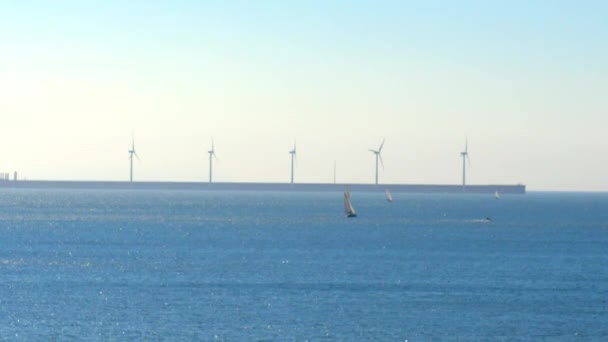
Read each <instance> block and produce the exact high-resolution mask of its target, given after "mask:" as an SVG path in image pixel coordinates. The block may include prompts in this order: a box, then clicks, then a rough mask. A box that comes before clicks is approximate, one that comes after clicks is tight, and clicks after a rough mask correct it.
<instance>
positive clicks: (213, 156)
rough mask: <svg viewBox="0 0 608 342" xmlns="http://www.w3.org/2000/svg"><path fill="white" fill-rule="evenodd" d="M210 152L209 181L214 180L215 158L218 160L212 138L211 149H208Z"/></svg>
mask: <svg viewBox="0 0 608 342" xmlns="http://www.w3.org/2000/svg"><path fill="white" fill-rule="evenodd" d="M207 153H209V183H212V182H213V158H215V159H216V160H217V156H216V155H215V147H214V145H213V139H211V149H210V150H209V151H207Z"/></svg>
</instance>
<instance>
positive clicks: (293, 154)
mask: <svg viewBox="0 0 608 342" xmlns="http://www.w3.org/2000/svg"><path fill="white" fill-rule="evenodd" d="M296 153H297V152H296V143H295V142H294V143H293V149H292V150H291V151H289V154H291V185H293V162H294V160H295V159H296Z"/></svg>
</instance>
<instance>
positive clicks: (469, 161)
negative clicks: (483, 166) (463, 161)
mask: <svg viewBox="0 0 608 342" xmlns="http://www.w3.org/2000/svg"><path fill="white" fill-rule="evenodd" d="M466 156H467V163H469V166H471V158H469V154H468V153H467V155H466Z"/></svg>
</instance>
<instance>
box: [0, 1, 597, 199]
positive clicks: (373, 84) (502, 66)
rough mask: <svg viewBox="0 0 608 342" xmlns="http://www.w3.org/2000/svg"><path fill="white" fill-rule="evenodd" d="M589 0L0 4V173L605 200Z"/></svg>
mask: <svg viewBox="0 0 608 342" xmlns="http://www.w3.org/2000/svg"><path fill="white" fill-rule="evenodd" d="M607 12H608V4H606V3H604V2H601V1H581V2H576V3H574V2H570V1H554V2H551V3H550V4H545V3H540V2H539V3H532V2H529V1H510V2H505V3H498V2H483V1H459V2H453V3H444V2H439V1H427V2H407V3H405V2H402V1H381V2H371V1H356V2H350V1H349V2H347V1H336V2H331V3H326V2H322V1H307V2H302V3H295V2H294V3H291V2H289V3H287V2H283V1H267V2H264V3H263V4H262V3H250V2H246V1H231V2H203V1H155V2H147V1H143V0H137V1H132V2H128V3H126V2H123V1H115V0H111V1H87V2H81V1H70V0H66V1H60V2H54V3H52V4H51V3H50V2H45V1H28V0H25V1H19V2H3V3H1V4H0V37H1V38H2V41H3V47H4V53H2V54H0V74H2V77H0V93H1V94H2V95H1V96H0V113H2V116H3V118H4V121H3V124H2V125H0V172H10V173H11V177H12V173H13V171H18V172H19V177H20V178H23V177H25V178H27V179H32V180H34V179H42V180H44V179H49V180H128V177H129V160H128V152H127V151H128V150H129V149H130V145H131V135H132V134H133V135H134V137H135V146H136V150H137V153H138V155H139V156H140V158H141V161H140V162H137V161H136V162H135V163H134V179H135V180H136V181H206V180H207V179H208V155H207V151H208V150H209V148H210V145H211V139H212V138H213V139H214V141H215V150H216V153H217V157H218V161H217V162H214V164H213V167H214V172H213V174H214V180H215V181H218V182H258V181H259V182H288V181H289V176H290V155H289V150H290V149H291V148H292V146H293V143H294V141H297V148H298V149H297V165H296V171H295V180H296V182H303V183H312V182H327V183H331V182H333V167H334V161H336V163H337V181H338V182H340V183H344V182H346V183H372V182H373V180H374V172H375V171H374V168H375V166H374V162H375V159H374V156H373V154H372V153H370V152H369V151H368V149H376V148H377V147H378V146H379V145H380V143H381V141H382V139H384V138H386V144H385V146H384V149H383V151H382V157H383V160H384V165H385V169H384V170H382V168H381V171H380V176H379V179H380V182H381V183H413V184H422V183H424V184H459V183H460V182H461V177H462V173H461V172H462V164H461V163H462V161H461V157H460V152H461V151H462V149H463V148H464V143H465V139H466V138H468V141H469V153H470V158H471V162H472V163H471V164H472V165H471V167H470V168H468V169H467V180H468V183H469V184H517V183H521V184H525V185H527V187H528V190H532V191H535V190H537V191H538V190H556V191H608V182H607V181H606V176H605V175H606V173H607V171H608V153H606V152H607V151H608V142H606V141H605V138H604V130H605V127H607V126H608V116H607V114H608V99H606V95H605V90H606V89H608V64H607V63H608V62H606V61H608V47H607V46H606V44H605V42H606V41H607V40H608V23H607V22H606V20H605V13H607Z"/></svg>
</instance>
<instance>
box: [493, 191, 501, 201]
mask: <svg viewBox="0 0 608 342" xmlns="http://www.w3.org/2000/svg"><path fill="white" fill-rule="evenodd" d="M494 198H496V199H499V198H500V195H499V194H498V191H496V192H495V193H494Z"/></svg>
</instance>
